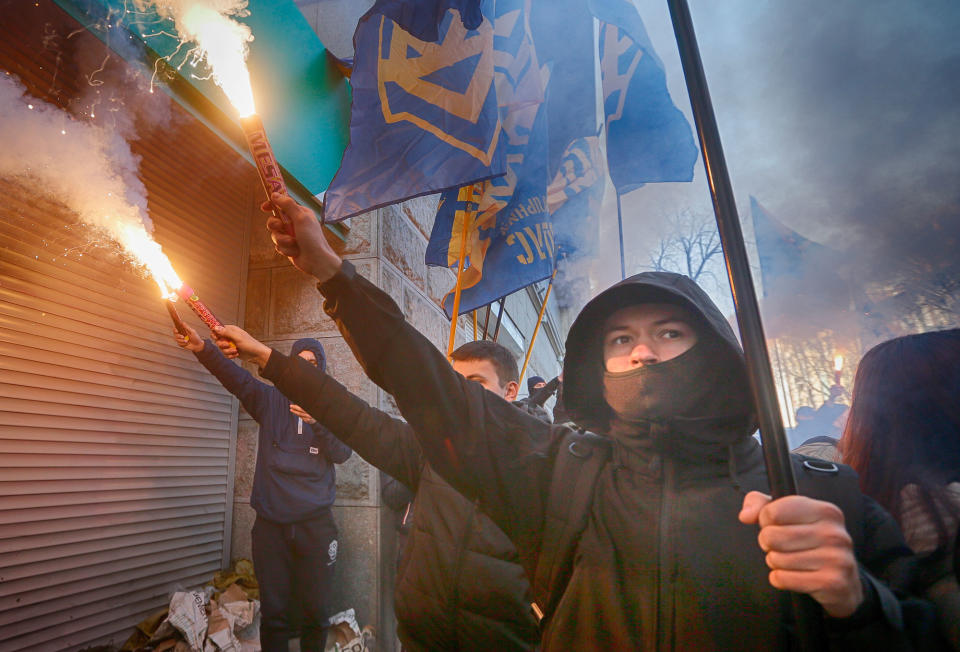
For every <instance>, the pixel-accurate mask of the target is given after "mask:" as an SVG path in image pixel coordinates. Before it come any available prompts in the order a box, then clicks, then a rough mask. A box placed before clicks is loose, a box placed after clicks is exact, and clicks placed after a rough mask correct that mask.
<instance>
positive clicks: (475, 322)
mask: <svg viewBox="0 0 960 652" xmlns="http://www.w3.org/2000/svg"><path fill="white" fill-rule="evenodd" d="M473 341H474V342H476V341H477V309H476V308H474V309H473Z"/></svg>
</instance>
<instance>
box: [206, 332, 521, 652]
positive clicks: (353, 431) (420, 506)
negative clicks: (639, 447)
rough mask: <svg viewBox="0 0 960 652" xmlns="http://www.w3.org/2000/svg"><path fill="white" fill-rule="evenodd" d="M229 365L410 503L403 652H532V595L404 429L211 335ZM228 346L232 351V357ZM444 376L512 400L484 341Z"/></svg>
mask: <svg viewBox="0 0 960 652" xmlns="http://www.w3.org/2000/svg"><path fill="white" fill-rule="evenodd" d="M219 335H220V337H221V339H220V340H219V343H220V344H221V348H222V349H223V350H224V352H225V353H226V354H227V355H231V356H234V355H238V354H243V355H244V356H245V357H249V358H250V359H251V360H253V361H254V362H256V363H257V364H258V365H260V367H261V374H262V375H263V376H264V377H265V378H267V379H268V380H270V381H272V382H273V383H274V384H275V385H276V386H277V387H278V388H280V389H281V391H283V392H284V394H286V395H287V396H290V397H291V398H292V399H294V400H296V401H297V403H298V404H300V405H301V406H303V408H304V409H305V410H306V411H307V412H308V413H309V414H310V415H312V416H313V417H314V418H316V419H317V421H318V422H319V423H320V424H322V425H323V426H325V427H327V428H329V429H330V430H331V431H332V432H333V433H334V434H335V435H336V436H337V437H339V438H340V439H341V440H342V441H343V442H344V443H345V444H347V445H349V446H350V447H352V448H353V450H355V451H356V452H357V454H359V455H360V456H361V457H362V458H364V459H365V460H367V462H369V463H370V464H372V465H374V466H376V467H377V468H379V469H380V470H382V471H383V472H385V473H387V474H388V475H390V476H391V477H392V478H395V479H396V481H397V483H400V484H402V485H404V486H405V487H407V488H408V489H409V490H410V491H411V492H412V493H413V503H412V505H410V511H412V514H413V516H412V523H411V526H410V529H409V535H408V538H407V541H406V543H405V546H404V548H405V550H404V553H403V557H402V559H401V563H400V568H399V571H398V577H397V586H396V594H395V598H396V614H397V634H398V636H399V638H400V641H401V642H402V643H403V647H404V650H407V651H415V650H424V651H426V650H465V651H467V650H470V651H472V650H475V651H476V652H487V651H488V650H496V651H498V652H508V651H518V652H520V651H527V650H532V649H533V648H534V647H535V646H536V644H537V642H538V641H539V638H540V636H539V631H538V629H537V622H536V620H535V618H534V616H533V612H532V610H531V607H530V604H531V601H532V597H531V595H530V585H529V582H527V579H526V577H525V576H524V570H523V568H522V567H521V566H520V563H519V562H520V559H519V556H518V555H517V551H516V548H515V547H514V545H513V543H512V542H511V541H510V539H509V538H508V537H507V535H506V534H504V533H503V532H502V531H501V530H500V528H498V527H497V526H496V525H494V523H493V522H492V521H491V520H490V519H489V518H488V517H487V516H486V515H484V514H483V513H482V512H481V511H480V510H479V508H478V505H477V503H476V502H475V501H473V500H470V499H467V498H464V497H463V496H462V495H461V494H459V493H458V492H457V491H456V490H455V489H453V487H451V486H450V485H449V484H448V483H447V482H445V481H444V480H443V479H442V478H441V477H440V476H439V475H437V473H436V472H435V471H434V470H433V468H432V467H431V465H430V464H429V462H427V460H426V458H425V456H424V454H423V451H422V450H421V448H420V444H419V443H418V441H417V438H416V436H415V435H414V433H413V430H412V428H411V427H410V426H409V425H407V423H405V422H403V421H401V420H400V419H395V418H393V417H391V416H390V415H388V414H386V413H385V412H382V411H380V410H378V409H376V408H373V407H371V406H370V405H368V404H367V403H366V402H364V401H363V400H362V399H360V398H358V397H357V396H355V395H354V394H352V393H350V392H349V391H348V390H347V389H346V388H345V387H343V386H342V385H341V384H340V383H338V382H337V381H336V380H334V379H333V378H332V377H330V376H328V375H326V374H324V373H323V371H322V370H319V369H316V368H313V367H310V366H309V365H306V364H304V363H303V362H301V361H299V360H297V359H296V358H295V357H293V356H290V357H287V356H283V355H282V354H280V353H278V352H276V351H271V349H270V348H269V347H267V346H265V345H263V344H261V343H260V342H258V341H256V340H255V339H253V338H252V337H251V336H250V335H249V334H247V333H246V332H244V331H243V330H242V329H240V328H238V327H236V326H227V327H226V328H224V329H223V330H222V331H221V332H220V333H219ZM229 342H234V343H235V344H236V349H233V348H232V347H231V346H230V345H229ZM444 364H445V365H447V368H448V369H450V371H451V373H454V374H460V377H462V378H464V379H466V380H467V381H470V382H471V384H472V385H475V386H476V387H477V388H478V389H480V390H481V391H485V392H487V393H490V394H491V396H496V397H497V399H498V400H507V401H510V400H513V399H514V398H516V395H517V387H518V384H519V383H518V381H519V374H518V373H517V363H516V360H515V359H514V358H513V355H512V354H511V353H510V352H509V351H508V350H507V349H506V348H504V347H503V346H502V345H500V344H497V343H495V342H490V341H477V342H468V343H467V344H464V345H463V346H461V347H460V348H458V349H457V350H456V351H454V352H453V365H452V368H451V366H450V364H448V363H447V362H446V361H444Z"/></svg>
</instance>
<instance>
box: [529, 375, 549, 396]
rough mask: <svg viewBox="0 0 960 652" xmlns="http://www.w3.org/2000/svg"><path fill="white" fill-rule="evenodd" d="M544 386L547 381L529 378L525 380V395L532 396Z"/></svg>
mask: <svg viewBox="0 0 960 652" xmlns="http://www.w3.org/2000/svg"><path fill="white" fill-rule="evenodd" d="M546 384H547V381H545V380H544V379H543V378H541V377H540V376H530V377H529V378H527V394H528V395H531V396H532V395H533V393H534V392H535V391H536V390H538V389H540V388H541V387H543V386H544V385H546Z"/></svg>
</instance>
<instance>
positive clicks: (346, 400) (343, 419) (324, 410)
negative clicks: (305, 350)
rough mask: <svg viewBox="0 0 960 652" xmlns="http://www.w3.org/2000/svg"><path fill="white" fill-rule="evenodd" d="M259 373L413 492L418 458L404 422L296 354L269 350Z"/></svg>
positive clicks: (418, 472)
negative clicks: (357, 394) (376, 406)
mask: <svg viewBox="0 0 960 652" xmlns="http://www.w3.org/2000/svg"><path fill="white" fill-rule="evenodd" d="M260 373H261V375H262V376H263V377H264V378H266V379H267V380H269V381H271V382H272V383H273V384H274V385H275V386H276V388H277V389H279V390H280V391H281V392H282V393H283V394H284V395H285V396H287V398H289V399H290V400H291V401H293V402H294V403H296V404H297V405H299V406H300V407H302V408H303V409H304V410H306V411H307V413H308V414H310V416H312V417H313V418H314V419H316V420H317V423H319V424H320V425H322V426H324V427H326V428H327V429H328V430H330V432H332V433H333V434H334V436H336V438H337V439H339V440H340V441H342V442H343V443H344V444H346V445H347V446H349V447H350V448H352V449H353V450H354V451H356V453H357V454H358V455H359V456H360V457H362V458H363V459H365V460H366V461H367V462H369V463H370V464H372V465H373V466H375V467H377V468H378V469H380V470H382V471H383V472H385V473H387V474H388V475H391V476H393V477H394V478H396V479H397V480H399V481H400V482H402V483H403V484H405V485H406V486H407V487H409V488H410V489H411V490H412V491H416V489H417V485H418V484H419V482H420V469H421V467H422V466H423V460H422V456H421V452H420V445H419V444H418V443H417V440H416V438H415V437H414V436H413V432H412V430H411V428H410V426H409V425H407V424H406V423H404V422H403V421H401V420H400V419H395V418H393V417H391V416H390V415H389V414H387V413H386V412H383V411H381V410H378V409H376V408H374V407H371V406H370V405H369V404H368V403H367V402H366V401H364V400H363V399H361V398H360V397H358V396H356V395H354V394H353V393H351V392H350V390H348V389H347V388H346V387H344V386H343V385H341V384H340V383H338V382H337V381H336V380H335V379H334V378H333V377H332V376H329V375H328V374H327V373H326V372H324V371H322V370H320V369H318V368H317V367H314V366H313V365H312V364H310V363H309V362H306V361H304V360H303V359H301V358H299V357H297V356H286V355H283V354H282V353H280V352H279V351H272V352H271V353H270V359H269V360H268V361H267V364H266V366H265V367H264V368H263V369H262V370H261V372H260Z"/></svg>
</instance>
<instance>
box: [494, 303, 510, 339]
mask: <svg viewBox="0 0 960 652" xmlns="http://www.w3.org/2000/svg"><path fill="white" fill-rule="evenodd" d="M506 302H507V297H505V296H503V297H500V307H499V308H497V324H496V326H494V327H493V341H494V342H496V341H497V338H498V337H500V322H501V320H503V307H504V304H505V303H506Z"/></svg>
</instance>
